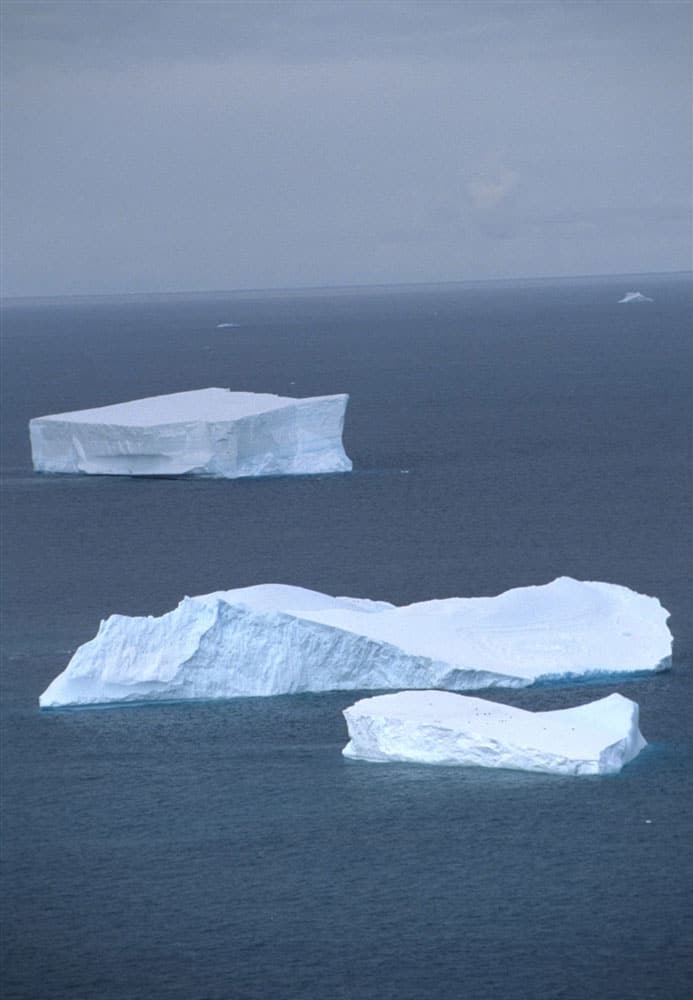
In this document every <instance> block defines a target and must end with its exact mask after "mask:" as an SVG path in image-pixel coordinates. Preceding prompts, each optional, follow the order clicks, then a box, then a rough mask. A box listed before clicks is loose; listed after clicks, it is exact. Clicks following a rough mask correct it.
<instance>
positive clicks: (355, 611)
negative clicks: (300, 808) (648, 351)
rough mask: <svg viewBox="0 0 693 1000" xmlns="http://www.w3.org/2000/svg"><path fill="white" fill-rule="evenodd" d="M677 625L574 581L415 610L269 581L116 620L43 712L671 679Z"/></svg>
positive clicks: (86, 648)
mask: <svg viewBox="0 0 693 1000" xmlns="http://www.w3.org/2000/svg"><path fill="white" fill-rule="evenodd" d="M667 617H668V613H667V611H666V610H665V609H664V608H662V606H661V605H660V603H659V601H658V600H656V598H652V597H645V596H643V595H641V594H636V593H634V592H633V591H631V590H628V589H627V588H626V587H620V586H616V585H614V584H609V583H591V582H589V583H585V582H579V581H577V580H572V579H570V578H569V577H561V578H559V579H557V580H554V581H553V583H549V584H546V585H544V586H540V587H522V588H517V589H515V590H509V591H507V592H506V593H504V594H501V595H500V596H498V597H478V598H467V599H465V598H450V599H448V600H439V601H425V602H423V603H420V604H410V605H408V606H406V607H395V606H394V605H392V604H388V603H386V602H382V601H380V602H377V601H368V600H360V599H352V598H347V597H329V596H327V595H325V594H319V593H316V592H314V591H310V590H304V589H302V588H300V587H289V586H284V585H278V584H267V585H263V586H257V587H249V588H246V589H241V590H229V591H219V592H217V593H214V594H208V595H205V596H202V597H186V598H185V599H184V600H183V601H181V603H180V604H179V605H178V607H177V608H176V609H175V610H173V611H170V612H169V613H168V614H165V615H162V616H161V617H160V618H152V617H148V618H129V617H125V616H123V615H112V616H111V617H110V618H108V620H107V621H105V622H102V623H101V626H100V628H99V631H98V633H97V635H96V637H95V638H94V639H92V640H91V641H90V642H87V643H85V644H84V645H83V646H80V647H79V649H78V650H77V651H76V652H75V654H74V656H73V657H72V660H71V661H70V663H69V664H68V666H67V668H66V669H65V670H64V671H63V673H61V674H60V675H59V676H58V677H57V678H56V679H55V680H54V681H53V683H52V684H50V686H49V687H48V688H47V690H46V691H45V692H44V693H43V694H42V695H41V698H40V704H41V705H42V706H43V707H46V708H47V707H56V706H60V705H90V704H91V705H94V704H105V703H107V702H126V701H155V700H177V699H194V698H200V699H211V698H233V697H237V696H245V695H273V694H288V693H292V692H298V691H329V690H340V689H342V690H359V689H361V690H368V689H370V690H375V689H381V690H382V689H387V688H432V687H439V688H448V689H451V690H460V691H464V690H473V689H475V688H482V687H487V686H504V687H524V686H527V685H529V684H532V683H533V682H535V681H541V680H547V679H549V678H553V677H559V678H561V679H575V678H580V677H585V676H591V675H593V674H597V673H600V672H601V673H608V674H615V673H632V672H637V671H643V670H657V669H662V668H663V667H665V666H667V665H668V662H669V661H668V658H669V657H670V654H671V635H670V633H669V630H668V628H667V626H666V620H667Z"/></svg>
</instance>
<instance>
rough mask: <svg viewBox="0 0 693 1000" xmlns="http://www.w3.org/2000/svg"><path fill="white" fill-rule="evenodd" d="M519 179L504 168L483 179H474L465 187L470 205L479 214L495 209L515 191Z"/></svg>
mask: <svg viewBox="0 0 693 1000" xmlns="http://www.w3.org/2000/svg"><path fill="white" fill-rule="evenodd" d="M519 179H520V178H519V174H518V173H516V171H514V170H508V169H506V168H502V169H501V170H499V171H497V172H496V173H495V174H487V175H486V176H485V177H475V178H474V179H473V180H471V181H470V182H469V184H468V185H467V191H468V193H469V197H470V198H471V201H472V205H473V206H474V208H475V209H477V211H480V212H484V211H488V210H490V209H494V208H497V207H498V206H499V205H500V204H501V202H503V201H505V200H506V198H507V197H508V195H509V194H510V193H511V192H512V191H514V190H515V188H516V187H517V183H518V181H519Z"/></svg>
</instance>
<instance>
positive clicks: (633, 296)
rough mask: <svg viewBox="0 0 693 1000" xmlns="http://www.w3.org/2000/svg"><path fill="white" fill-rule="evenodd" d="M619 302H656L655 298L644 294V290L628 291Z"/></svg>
mask: <svg viewBox="0 0 693 1000" xmlns="http://www.w3.org/2000/svg"><path fill="white" fill-rule="evenodd" d="M618 301H619V304H621V303H624V302H626V303H627V302H654V299H650V298H648V297H647V295H643V294H642V292H626V294H625V295H624V296H623V298H622V299H619V300H618Z"/></svg>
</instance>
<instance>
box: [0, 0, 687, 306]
mask: <svg viewBox="0 0 693 1000" xmlns="http://www.w3.org/2000/svg"><path fill="white" fill-rule="evenodd" d="M691 10H692V8H691V5H690V4H689V3H669V2H639V3H636V2H631V0H615V2H604V0H601V2H598V3H591V2H589V0H587V2H585V0H579V2H560V3H553V2H550V3H526V2H523V0H518V2H514V3H509V4H508V3H498V4H493V3H488V2H484V3H476V2H469V3H465V2H442V3H440V2H435V0H424V2H415V0H412V2H404V0H382V2H379V0H368V2H363V3H361V2H359V0H343V2H342V0H339V2H331V0H317V2H315V3H309V2H303V0H284V2H279V3H276V2H266V3H263V2H259V0H252V2H248V3H247V2H226V0H223V2H209V3H207V2H197V0H196V2H187V0H176V2H168V0H147V2H139V0H101V2H93V0H90V2H82V0H78V2H71V0H57V2H53V0H49V2H35V0H23V2H12V0H9V2H8V0H4V3H3V28H2V43H3V50H4V51H3V56H4V58H3V81H2V83H3V86H2V99H3V113H4V114H3V125H2V136H1V142H0V147H1V152H2V159H3V215H4V222H3V226H2V249H3V268H2V271H3V287H2V291H3V294H4V295H8V296H12V295H59V294H89V293H101V292H104V293H113V292H140V291H183V290H206V289H210V290H211V289H241V288H272V287H274V288H277V287H294V286H319V285H350V284H379V283H390V282H429V281H458V280H466V279H477V278H495V277H521V276H543V275H570V274H602V273H625V272H642V271H671V270H681V269H687V268H690V267H691V210H690V200H691V127H692V126H691V96H692V88H691V62H692V45H691Z"/></svg>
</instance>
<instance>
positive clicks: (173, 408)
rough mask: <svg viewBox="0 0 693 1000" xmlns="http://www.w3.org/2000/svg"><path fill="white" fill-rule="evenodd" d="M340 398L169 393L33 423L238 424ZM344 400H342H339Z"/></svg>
mask: <svg viewBox="0 0 693 1000" xmlns="http://www.w3.org/2000/svg"><path fill="white" fill-rule="evenodd" d="M337 398H340V396H313V397H307V398H306V399H294V398H291V397H288V396H275V395H274V394H273V393H269V392H232V391H231V390H230V389H219V388H210V389H192V390H190V391H188V392H172V393H169V394H168V395H165V396H148V397H146V398H145V399H133V400H130V401H129V402H127V403H113V404H111V405H110V406H97V407H94V408H93V409H90V410H72V411H70V412H68V413H51V414H48V415H47V416H44V417H36V418H35V419H36V420H59V421H69V422H72V423H85V424H87V423H88V424H94V423H100V424H109V425H112V426H120V427H146V426H156V425H158V424H179V423H189V422H191V421H198V420H199V421H224V420H239V419H240V418H242V417H249V416H254V415H255V414H258V413H266V412H268V411H269V410H278V409H281V407H284V406H293V405H296V404H297V403H303V402H309V401H310V402H313V401H316V400H321V399H337ZM341 398H345V397H341Z"/></svg>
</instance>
